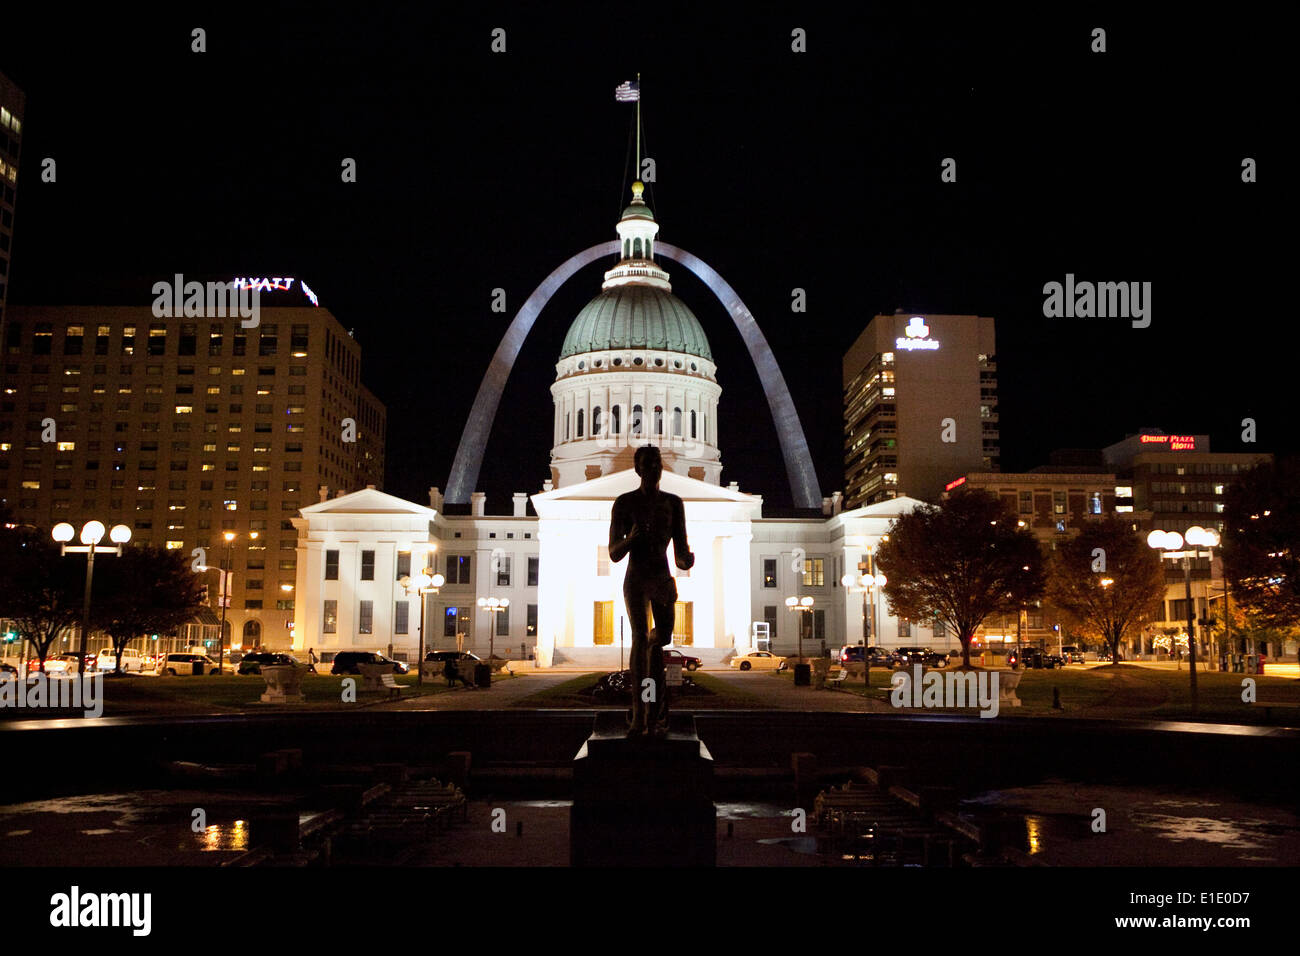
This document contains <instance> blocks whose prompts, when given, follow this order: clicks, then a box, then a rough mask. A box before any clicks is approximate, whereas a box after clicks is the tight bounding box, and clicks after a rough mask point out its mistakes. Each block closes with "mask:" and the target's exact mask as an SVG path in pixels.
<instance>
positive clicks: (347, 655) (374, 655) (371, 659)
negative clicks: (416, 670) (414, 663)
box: [330, 651, 410, 674]
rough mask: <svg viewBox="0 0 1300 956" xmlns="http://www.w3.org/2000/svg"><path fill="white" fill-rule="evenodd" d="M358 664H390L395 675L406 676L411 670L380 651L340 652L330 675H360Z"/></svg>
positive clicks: (331, 667)
mask: <svg viewBox="0 0 1300 956" xmlns="http://www.w3.org/2000/svg"><path fill="white" fill-rule="evenodd" d="M358 664H390V665H392V668H393V673H394V674H405V673H407V672H408V671H409V670H410V668H409V667H407V666H406V665H405V664H403V663H402V662H401V661H395V660H393V659H392V658H390V657H385V656H384V655H383V654H380V653H379V652H378V651H339V652H338V653H337V654H335V655H334V663H333V664H332V665H331V666H330V673H331V674H360V673H361V668H360V667H358V666H357V665H358Z"/></svg>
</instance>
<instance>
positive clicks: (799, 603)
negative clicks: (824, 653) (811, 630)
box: [785, 596, 813, 683]
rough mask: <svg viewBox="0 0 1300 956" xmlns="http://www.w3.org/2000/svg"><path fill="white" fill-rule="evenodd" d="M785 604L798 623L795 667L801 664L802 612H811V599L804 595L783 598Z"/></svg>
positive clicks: (796, 679) (796, 681)
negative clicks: (797, 658) (797, 651)
mask: <svg viewBox="0 0 1300 956" xmlns="http://www.w3.org/2000/svg"><path fill="white" fill-rule="evenodd" d="M785 606H786V607H788V608H789V609H790V610H791V611H793V612H794V613H795V620H796V622H797V623H798V625H799V663H798V664H796V665H795V666H796V667H802V666H803V622H804V618H803V615H804V614H811V613H812V609H813V599H812V598H811V597H808V596H805V597H801V598H797V597H788V598H786V599H785ZM798 681H799V677H798V674H796V675H795V683H798Z"/></svg>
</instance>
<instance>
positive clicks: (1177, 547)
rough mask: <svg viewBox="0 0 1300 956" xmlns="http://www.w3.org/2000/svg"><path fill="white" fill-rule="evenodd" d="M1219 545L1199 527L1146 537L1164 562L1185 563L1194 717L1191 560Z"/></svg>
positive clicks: (1213, 534)
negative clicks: (1189, 547)
mask: <svg viewBox="0 0 1300 956" xmlns="http://www.w3.org/2000/svg"><path fill="white" fill-rule="evenodd" d="M1184 543H1186V544H1190V545H1192V548H1193V550H1190V551H1186V550H1183V544H1184ZM1218 543H1219V533H1218V532H1217V531H1214V530H1212V529H1207V528H1202V527H1201V526H1200V525H1193V526H1192V527H1190V528H1188V529H1187V534H1186V535H1181V534H1179V533H1178V532H1177V531H1160V530H1156V531H1152V532H1151V533H1150V534H1149V535H1147V546H1148V547H1151V548H1154V549H1156V550H1157V551H1163V552H1164V554H1162V555H1161V557H1163V558H1170V559H1174V558H1182V559H1183V593H1184V596H1185V598H1186V601H1187V667H1188V670H1189V671H1190V673H1191V690H1192V713H1196V705H1197V693H1196V621H1195V610H1194V608H1193V605H1192V558H1193V557H1198V556H1199V555H1200V552H1199V551H1197V550H1195V548H1198V547H1201V546H1205V547H1208V548H1213V547H1215V546H1216V545H1218Z"/></svg>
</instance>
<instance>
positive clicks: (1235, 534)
mask: <svg viewBox="0 0 1300 956" xmlns="http://www.w3.org/2000/svg"><path fill="white" fill-rule="evenodd" d="M1223 515H1224V524H1225V530H1224V535H1223V562H1224V567H1225V568H1226V569H1227V575H1228V581H1229V586H1230V588H1231V591H1232V600H1233V603H1238V604H1241V605H1242V606H1243V608H1244V609H1245V610H1248V611H1250V612H1251V613H1252V615H1253V617H1254V619H1255V620H1256V621H1257V622H1258V623H1259V624H1260V625H1262V626H1264V627H1271V628H1288V627H1292V626H1294V625H1296V624H1298V623H1300V463H1298V462H1296V461H1295V460H1293V459H1291V460H1283V461H1279V462H1276V463H1265V464H1261V465H1257V466H1256V467H1254V468H1252V469H1251V470H1250V471H1248V472H1245V473H1244V474H1242V475H1240V476H1239V477H1238V479H1237V481H1236V482H1234V483H1233V484H1232V485H1230V486H1229V488H1228V493H1227V495H1226V496H1225V499H1224V511H1223Z"/></svg>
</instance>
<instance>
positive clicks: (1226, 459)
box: [1102, 428, 1273, 638]
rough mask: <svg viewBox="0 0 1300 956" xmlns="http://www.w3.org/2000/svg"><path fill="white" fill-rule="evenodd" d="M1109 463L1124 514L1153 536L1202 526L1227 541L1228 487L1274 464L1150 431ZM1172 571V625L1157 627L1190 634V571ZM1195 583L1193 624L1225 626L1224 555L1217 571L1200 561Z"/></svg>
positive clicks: (1110, 455)
mask: <svg viewBox="0 0 1300 956" xmlns="http://www.w3.org/2000/svg"><path fill="white" fill-rule="evenodd" d="M1102 456H1103V458H1104V460H1105V462H1106V465H1107V467H1108V468H1111V469H1113V470H1114V472H1115V474H1116V475H1117V479H1116V480H1117V487H1116V489H1115V491H1116V499H1115V500H1116V510H1117V511H1130V510H1131V511H1132V512H1133V513H1134V515H1136V516H1137V518H1138V520H1139V522H1140V524H1141V526H1142V527H1143V528H1144V529H1145V530H1151V529H1159V530H1161V531H1177V532H1178V533H1179V534H1185V533H1186V531H1187V529H1188V528H1190V527H1192V526H1194V525H1199V526H1200V527H1202V528H1213V529H1214V530H1215V531H1218V532H1219V533H1220V534H1222V533H1223V531H1224V519H1223V511H1224V502H1225V498H1224V495H1225V494H1226V492H1227V490H1228V486H1229V485H1231V484H1232V483H1233V481H1234V480H1235V479H1236V477H1237V476H1238V475H1240V474H1241V473H1242V472H1245V471H1248V470H1249V469H1251V468H1253V467H1255V466H1256V465H1258V464H1261V463H1264V462H1269V461H1272V459H1273V456H1272V455H1270V454H1268V453H1266V452H1255V451H1252V452H1213V451H1211V450H1210V436H1208V435H1170V434H1166V433H1165V432H1163V431H1161V430H1159V429H1155V428H1144V429H1142V430H1141V431H1139V432H1138V433H1137V434H1136V435H1129V436H1128V437H1127V438H1125V439H1124V440H1123V441H1118V442H1116V443H1115V444H1113V445H1108V446H1106V447H1105V448H1103V449H1102ZM1165 570H1166V583H1167V584H1168V590H1167V591H1166V594H1165V602H1164V620H1163V621H1160V622H1157V627H1158V628H1161V629H1165V630H1169V629H1178V628H1180V627H1181V628H1182V629H1183V630H1184V631H1185V628H1186V621H1187V595H1186V588H1185V586H1184V583H1183V571H1182V569H1181V567H1178V566H1175V565H1174V564H1172V563H1169V564H1167V566H1166V569H1165ZM1191 578H1192V601H1193V602H1194V605H1195V607H1194V611H1195V613H1194V615H1193V616H1194V617H1195V618H1196V619H1197V620H1200V619H1202V618H1205V617H1208V616H1215V617H1218V618H1219V619H1220V620H1221V619H1222V616H1223V614H1222V604H1223V568H1222V562H1221V561H1220V560H1219V555H1218V554H1215V555H1214V559H1213V567H1211V562H1210V560H1209V559H1207V558H1194V559H1193V560H1192V562H1191ZM1183 637H1184V638H1185V634H1184V635H1183Z"/></svg>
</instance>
